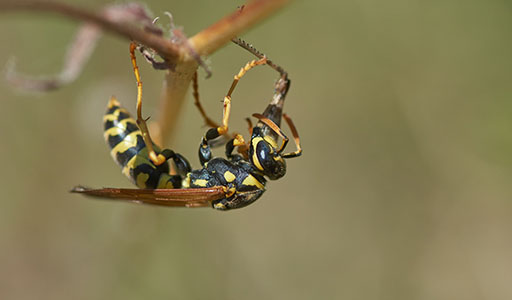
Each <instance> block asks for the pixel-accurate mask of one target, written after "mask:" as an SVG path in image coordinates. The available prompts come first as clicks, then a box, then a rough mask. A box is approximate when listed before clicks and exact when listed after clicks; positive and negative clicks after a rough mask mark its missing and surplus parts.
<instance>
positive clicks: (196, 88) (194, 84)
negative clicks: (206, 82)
mask: <svg viewBox="0 0 512 300" xmlns="http://www.w3.org/2000/svg"><path fill="white" fill-rule="evenodd" d="M192 95H193V96H194V104H195V106H196V107H197V109H198V110H199V113H201V116H202V117H203V119H204V122H205V123H206V125H207V126H208V127H219V124H217V123H215V121H213V120H212V119H210V118H209V117H208V115H207V114H206V111H205V110H204V108H203V105H202V104H201V102H200V101H199V85H198V83H197V72H195V73H194V76H193V77H192Z"/></svg>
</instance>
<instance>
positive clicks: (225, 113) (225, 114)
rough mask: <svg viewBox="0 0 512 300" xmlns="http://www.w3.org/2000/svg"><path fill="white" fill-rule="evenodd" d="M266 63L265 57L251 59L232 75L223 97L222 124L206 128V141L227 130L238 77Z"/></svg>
mask: <svg viewBox="0 0 512 300" xmlns="http://www.w3.org/2000/svg"><path fill="white" fill-rule="evenodd" d="M266 63H267V59H266V58H265V57H263V58H262V59H258V60H252V61H250V62H248V63H247V64H246V65H245V66H244V67H243V68H241V69H240V72H238V74H236V75H235V76H234V79H233V83H232V84H231V87H230V88H229V91H228V93H227V94H226V96H225V97H224V108H223V110H222V125H221V126H217V127H216V128H211V129H210V130H208V132H207V133H206V136H205V137H206V139H207V140H208V141H209V140H212V139H215V138H217V137H219V136H220V135H223V134H225V133H226V132H227V131H228V124H229V115H230V113H231V94H232V93H233V91H234V90H235V87H236V85H237V84H238V81H240V78H242V77H243V76H244V75H245V73H247V71H249V70H250V69H252V68H254V67H256V66H259V65H264V64H266Z"/></svg>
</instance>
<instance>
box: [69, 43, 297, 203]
mask: <svg viewBox="0 0 512 300" xmlns="http://www.w3.org/2000/svg"><path fill="white" fill-rule="evenodd" d="M234 42H235V43H237V44H238V45H240V46H242V47H243V48H245V49H247V50H249V51H250V52H252V53H253V54H254V55H255V56H256V57H257V58H258V59H254V60H252V61H250V62H248V63H247V64H246V65H245V66H244V67H243V68H241V70H240V72H239V73H238V74H237V75H235V76H234V79H233V83H232V84H231V87H230V88H229V90H228V92H227V94H226V96H225V97H224V101H223V117H222V121H221V124H216V123H215V122H213V121H212V120H211V119H210V118H208V116H207V115H206V113H205V111H204V109H203V108H202V105H201V103H200V101H199V93H198V87H197V86H198V85H197V74H196V75H195V76H194V78H193V90H194V92H193V95H194V98H195V104H196V106H197V107H198V109H199V111H200V113H201V115H202V116H203V118H204V119H205V121H206V123H207V124H208V125H209V126H210V127H211V128H210V129H209V130H208V131H207V132H206V133H205V135H204V136H203V138H202V139H201V143H200V145H199V150H198V155H199V161H200V163H201V168H200V169H196V170H192V168H191V166H190V163H189V162H188V160H187V159H186V158H185V157H184V156H182V155H181V154H179V153H176V152H174V151H173V150H170V149H163V150H161V149H160V147H158V146H157V145H155V144H154V143H153V142H152V140H151V137H150V134H149V131H148V128H147V127H146V124H145V121H144V119H143V118H142V112H141V107H142V82H141V80H140V75H139V69H138V66H137V62H136V58H135V50H136V48H137V45H136V44H134V43H131V44H130V57H131V61H132V64H133V70H134V74H135V79H136V82H137V119H136V120H135V119H133V118H132V117H131V116H130V114H129V113H128V111H127V110H126V109H124V108H123V107H122V106H121V104H120V103H119V102H118V101H117V100H116V98H115V97H112V98H111V99H110V101H109V103H108V106H107V112H106V114H105V116H104V118H103V121H104V136H105V140H106V142H107V144H108V145H109V147H110V149H111V151H110V153H111V155H112V157H113V158H114V160H115V161H116V162H117V164H119V165H120V166H121V168H122V173H123V174H125V175H126V176H127V177H128V178H129V179H130V180H131V181H132V182H133V183H134V184H135V185H136V186H137V187H138V188H139V189H118V188H104V189H89V188H85V187H82V186H78V187H75V188H74V189H73V190H72V192H75V193H83V194H85V195H88V196H94V197H100V198H111V199H121V200H129V201H135V202H140V203H147V204H156V205H163V206H183V207H205V206H212V207H213V208H215V209H218V210H230V209H235V208H241V207H245V206H247V205H249V204H251V203H253V202H254V201H256V200H257V199H258V198H259V197H261V195H262V194H263V193H264V192H265V185H266V183H267V179H266V178H268V179H270V180H276V179H279V178H281V177H283V176H284V175H285V173H286V163H285V159H288V158H293V157H298V156H300V155H301V154H302V148H301V145H300V139H299V135H298V132H297V130H296V128H295V125H294V124H293V122H292V120H291V118H289V117H288V116H287V115H286V114H283V105H284V100H285V97H286V94H287V92H288V89H289V87H290V79H289V78H288V74H287V73H286V72H285V71H284V70H283V69H282V68H281V67H279V66H277V65H275V64H274V63H272V62H271V61H270V60H268V59H267V58H266V56H264V55H263V54H261V53H260V52H258V51H257V50H256V49H254V48H253V47H252V46H251V45H249V44H247V43H246V42H244V41H242V40H239V39H238V40H234ZM259 65H268V66H270V67H272V68H273V69H275V70H276V71H278V72H279V73H280V77H279V79H278V81H277V82H276V85H275V92H274V95H273V97H272V100H271V102H270V104H269V105H268V106H267V107H266V109H265V110H264V111H263V113H262V114H258V113H255V114H253V117H255V118H257V119H258V122H257V124H256V125H255V126H252V123H251V122H250V120H249V119H248V123H249V132H250V134H251V138H250V140H249V141H248V142H245V140H244V138H243V136H242V135H240V134H235V135H234V136H233V137H232V138H231V139H230V140H229V141H228V142H227V143H226V145H225V155H226V157H225V158H223V157H212V151H211V147H212V146H211V145H210V144H211V142H212V141H214V140H216V139H217V138H219V137H220V136H223V135H227V134H228V129H229V118H230V112H231V102H232V99H231V95H232V93H233V91H234V89H235V87H236V86H237V84H238V82H239V80H240V79H241V78H242V77H243V76H244V75H245V74H246V73H247V72H248V71H249V70H251V69H252V68H254V67H256V66H259ZM281 117H283V118H284V119H285V121H286V122H287V124H288V126H289V127H290V130H291V132H292V135H293V137H294V141H295V144H296V147H297V150H296V151H294V152H290V153H284V150H285V148H286V145H287V144H288V141H289V139H288V137H287V136H286V135H285V134H284V133H283V132H282V130H281V128H280V125H281ZM280 139H281V143H280V144H278V141H279V140H280ZM235 148H237V150H238V151H237V152H238V154H234V153H233V152H234V150H235ZM169 160H170V161H172V163H173V164H174V167H175V168H174V169H175V170H176V172H175V173H176V174H171V173H170V167H169V163H168V161H169Z"/></svg>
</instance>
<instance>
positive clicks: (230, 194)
mask: <svg viewBox="0 0 512 300" xmlns="http://www.w3.org/2000/svg"><path fill="white" fill-rule="evenodd" d="M235 193H236V188H234V187H232V188H230V189H229V190H228V191H227V194H226V198H229V197H231V196H233V195H234V194H235Z"/></svg>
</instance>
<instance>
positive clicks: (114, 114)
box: [103, 107, 130, 122]
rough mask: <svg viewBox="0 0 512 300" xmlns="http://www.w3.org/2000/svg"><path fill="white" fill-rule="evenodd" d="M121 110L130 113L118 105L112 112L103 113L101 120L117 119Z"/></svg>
mask: <svg viewBox="0 0 512 300" xmlns="http://www.w3.org/2000/svg"><path fill="white" fill-rule="evenodd" d="M121 112H123V113H125V114H128V115H130V113H129V112H128V111H127V110H126V109H124V108H122V107H119V108H117V109H116V110H114V111H113V112H112V113H110V114H107V115H104V116H103V122H106V121H115V120H117V119H118V118H119V115H120V114H121Z"/></svg>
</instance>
